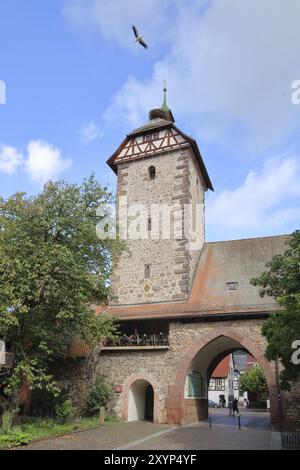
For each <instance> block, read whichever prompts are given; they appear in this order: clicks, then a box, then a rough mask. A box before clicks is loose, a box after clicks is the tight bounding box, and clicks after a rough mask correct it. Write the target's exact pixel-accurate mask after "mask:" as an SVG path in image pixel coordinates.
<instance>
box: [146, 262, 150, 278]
mask: <svg viewBox="0 0 300 470" xmlns="http://www.w3.org/2000/svg"><path fill="white" fill-rule="evenodd" d="M150 275H151V266H150V264H146V266H145V279H149V277H150Z"/></svg>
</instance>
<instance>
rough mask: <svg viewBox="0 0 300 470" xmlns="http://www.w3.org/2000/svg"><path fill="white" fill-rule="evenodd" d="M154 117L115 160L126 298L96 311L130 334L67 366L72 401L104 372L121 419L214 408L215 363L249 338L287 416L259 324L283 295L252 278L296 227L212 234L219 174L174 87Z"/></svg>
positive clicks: (173, 418)
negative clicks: (184, 126) (180, 123)
mask: <svg viewBox="0 0 300 470" xmlns="http://www.w3.org/2000/svg"><path fill="white" fill-rule="evenodd" d="M149 118H150V119H149V121H148V122H147V123H146V124H145V125H144V126H142V127H140V128H138V129H136V130H135V131H133V132H131V133H129V134H128V136H127V137H126V138H125V139H124V141H123V142H122V143H121V145H120V146H119V147H118V149H117V150H116V152H115V153H114V154H113V155H112V157H111V158H110V159H109V160H108V164H109V166H110V167H111V169H112V170H113V171H114V172H115V173H116V175H117V179H118V184H117V207H116V214H117V226H118V230H119V234H120V236H121V238H123V239H125V240H126V246H127V248H126V250H125V251H124V253H123V254H122V256H121V259H120V260H119V262H118V264H117V266H116V268H115V271H114V276H113V279H112V285H113V289H114V292H115V293H116V296H117V298H118V301H117V302H115V303H112V304H110V305H109V306H108V307H99V308H97V313H98V314H99V315H105V316H109V317H116V318H118V320H119V322H120V330H121V337H120V338H119V340H117V341H116V340H109V339H108V340H107V342H106V343H105V344H104V345H102V346H101V348H100V347H99V348H98V349H96V350H95V351H94V352H93V354H90V355H89V358H88V360H86V359H85V360H83V361H82V362H80V361H79V363H78V364H77V368H76V369H74V367H73V368H72V370H71V369H70V371H69V379H70V381H71V382H72V384H73V392H74V393H73V396H74V401H75V402H76V401H77V402H79V401H80V397H82V396H84V394H85V392H86V390H87V389H89V388H90V386H91V383H92V382H93V381H94V380H95V377H96V376H101V377H102V378H103V379H104V380H105V381H106V382H107V383H108V384H109V385H110V386H111V388H112V390H113V395H112V399H111V403H110V411H111V412H113V413H114V414H116V416H117V417H118V418H120V419H121V420H125V421H130V420H137V419H151V420H153V421H154V422H158V423H169V424H183V423H189V422H195V421H198V420H202V419H206V418H207V416H208V396H209V395H208V389H209V383H210V379H211V376H212V373H213V371H214V370H215V369H216V367H217V365H218V364H219V363H220V361H222V360H223V359H224V358H225V357H227V356H228V355H230V354H232V353H233V352H235V351H240V350H242V351H244V352H246V353H247V354H250V355H251V356H253V357H255V360H256V361H257V362H258V363H259V364H260V366H261V367H262V368H263V370H264V373H265V376H266V379H267V382H268V388H269V397H270V404H271V410H270V411H271V421H272V423H273V424H274V425H278V423H279V421H280V419H281V417H282V408H281V406H280V400H279V397H280V390H279V387H278V372H277V367H276V365H275V364H274V363H269V362H268V361H267V359H266V358H265V355H264V353H265V348H266V341H265V338H264V337H263V336H262V334H261V327H262V324H263V321H264V320H265V319H266V318H267V317H268V316H269V315H271V314H272V313H273V312H275V311H278V310H279V306H278V305H277V304H276V302H275V301H274V299H272V298H268V297H264V298H261V297H260V295H259V292H258V289H256V288H255V287H254V286H252V285H251V284H250V280H251V278H253V277H255V276H258V275H260V274H261V272H262V271H263V270H264V269H265V264H266V263H267V262H268V261H270V260H271V259H272V257H273V256H274V255H276V254H279V253H283V252H284V251H285V249H286V242H287V240H288V237H287V236H278V237H276V236H275V237H265V238H253V239H246V240H234V241H225V242H215V243H209V242H206V240H205V194H206V192H207V191H209V190H213V186H212V183H211V180H210V178H209V175H208V172H207V169H206V167H205V164H204V161H203V159H202V156H201V153H200V151H199V148H198V145H197V143H196V142H195V140H193V139H192V138H191V137H189V136H187V135H186V134H185V133H184V132H182V131H181V130H180V129H179V128H178V127H176V126H175V122H174V117H173V114H172V112H171V111H170V109H169V108H168V107H167V104H166V98H165V100H164V104H163V106H162V108H159V109H155V110H153V111H151V112H150V116H149ZM74 355H75V356H76V355H77V356H78V355H80V354H78V353H76V351H74ZM82 355H83V356H84V355H85V354H82ZM64 374H65V376H66V377H67V376H68V373H67V372H66V371H64Z"/></svg>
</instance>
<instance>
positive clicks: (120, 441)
mask: <svg viewBox="0 0 300 470" xmlns="http://www.w3.org/2000/svg"><path fill="white" fill-rule="evenodd" d="M168 429H172V428H171V426H162V425H157V424H152V423H148V422H146V421H141V422H134V423H115V424H108V425H106V426H104V427H103V428H99V429H91V430H89V431H83V432H79V433H74V434H70V435H67V436H62V437H55V438H50V439H47V440H43V441H40V442H35V443H33V444H31V445H29V446H27V447H23V448H19V449H18V450H111V449H114V448H116V447H120V446H122V445H125V444H126V443H128V442H133V441H136V440H138V439H142V438H145V437H146V436H150V435H155V434H156V433H158V432H162V431H165V430H168Z"/></svg>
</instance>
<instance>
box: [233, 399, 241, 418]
mask: <svg viewBox="0 0 300 470" xmlns="http://www.w3.org/2000/svg"><path fill="white" fill-rule="evenodd" d="M232 411H233V416H234V413H235V412H237V414H238V416H240V412H239V402H238V400H237V398H235V399H234V400H233V407H232Z"/></svg>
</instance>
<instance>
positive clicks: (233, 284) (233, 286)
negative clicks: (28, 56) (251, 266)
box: [226, 282, 239, 292]
mask: <svg viewBox="0 0 300 470" xmlns="http://www.w3.org/2000/svg"><path fill="white" fill-rule="evenodd" d="M226 285H227V291H229V292H232V291H235V290H239V283H238V282H227V284H226Z"/></svg>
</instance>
